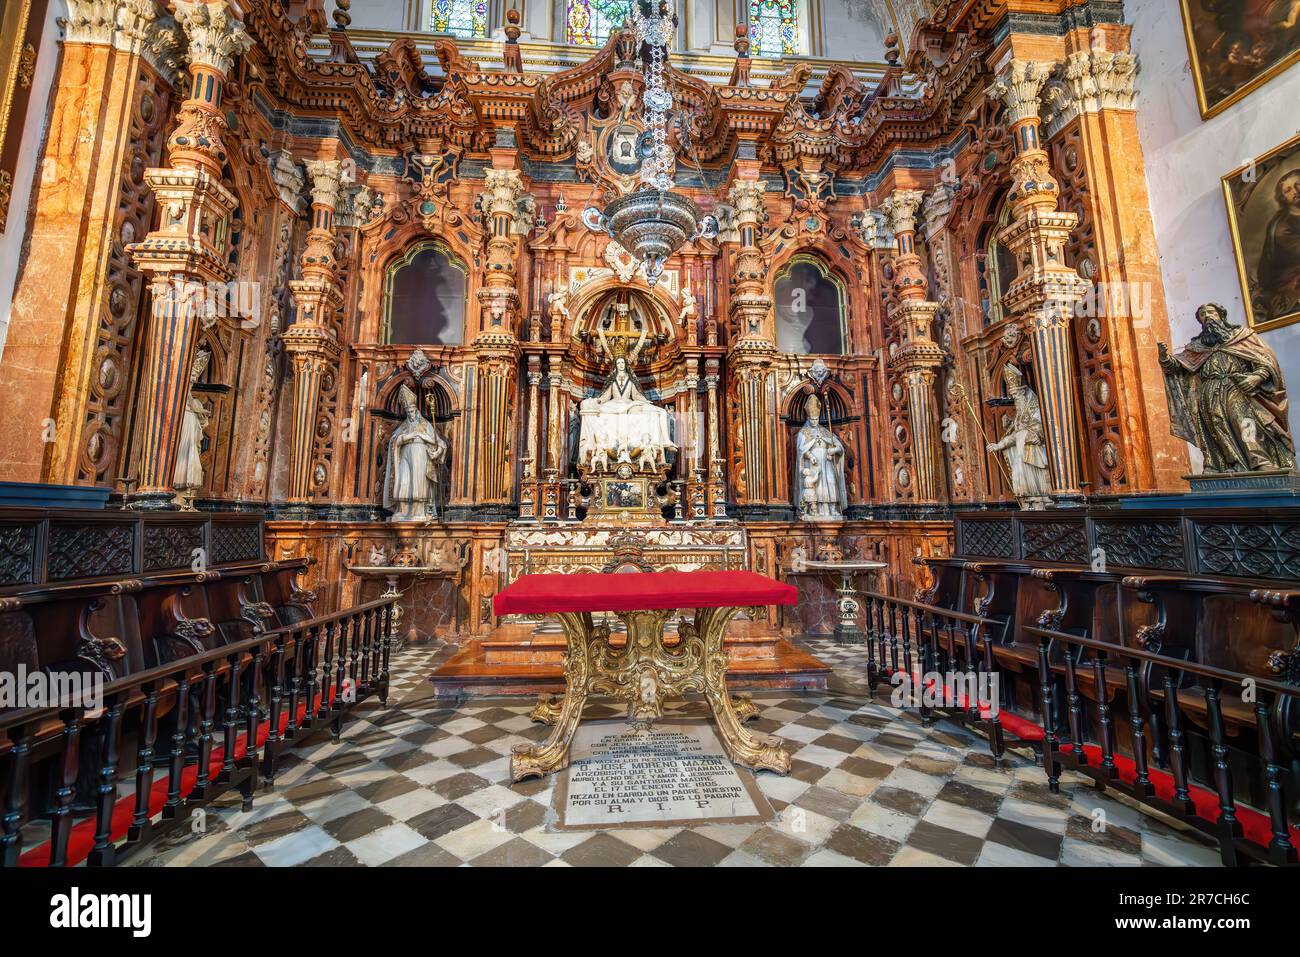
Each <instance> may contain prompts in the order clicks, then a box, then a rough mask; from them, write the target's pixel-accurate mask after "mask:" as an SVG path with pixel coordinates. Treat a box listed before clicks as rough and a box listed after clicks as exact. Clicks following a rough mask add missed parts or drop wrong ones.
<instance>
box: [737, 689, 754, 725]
mask: <svg viewBox="0 0 1300 957" xmlns="http://www.w3.org/2000/svg"><path fill="white" fill-rule="evenodd" d="M731 707H732V709H733V710H734V711H735V712H736V717H737V718H739V719H740V720H741V721H753V720H754V719H755V718H757V717H758V705H756V704H754V699H753V698H752V697H750V694H749V692H748V691H742V692H740V694H738V695H734V696H733V697H732V699H731Z"/></svg>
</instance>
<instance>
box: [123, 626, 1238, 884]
mask: <svg viewBox="0 0 1300 957" xmlns="http://www.w3.org/2000/svg"><path fill="white" fill-rule="evenodd" d="M806 644H807V646H808V647H809V649H810V650H811V651H812V652H813V654H816V655H818V656H819V657H821V658H822V659H823V660H824V661H826V662H827V663H828V664H831V665H832V666H833V667H834V674H833V676H832V678H831V680H830V687H829V688H828V690H827V691H826V692H824V693H818V694H807V695H802V694H791V693H789V692H780V691H778V692H770V693H756V694H755V695H754V700H755V702H756V703H757V704H758V705H759V706H760V708H761V709H762V714H761V716H760V717H759V718H758V719H757V720H756V721H755V722H754V723H753V724H752V725H751V726H752V727H755V728H756V729H757V730H761V731H764V732H768V733H770V734H774V735H777V736H779V737H781V738H783V739H784V740H785V741H786V743H787V744H788V745H789V746H790V747H791V748H792V749H798V750H797V752H796V753H795V755H794V762H793V768H792V771H791V774H790V775H789V777H778V776H776V775H773V774H770V773H768V772H761V773H760V774H759V775H758V784H759V787H760V788H761V789H762V791H763V793H764V794H765V795H766V796H767V798H768V800H769V801H770V802H771V804H772V806H773V807H774V808H775V809H776V810H777V812H778V816H777V819H776V820H775V821H771V822H768V823H765V824H744V825H741V824H705V825H702V826H695V827H668V828H644V829H617V830H607V831H564V832H560V831H555V830H548V828H547V823H548V822H547V818H548V816H551V812H550V805H551V799H552V796H553V794H552V789H553V787H554V778H553V777H552V778H548V779H545V780H541V781H538V780H530V781H525V782H522V783H520V784H511V783H510V780H509V755H510V749H511V747H512V745H514V744H517V743H519V742H521V741H535V740H538V739H540V738H542V737H544V736H545V735H546V733H547V729H546V728H545V727H543V726H540V725H534V724H533V723H531V722H530V721H529V719H528V712H529V711H530V710H531V709H532V706H533V703H534V701H533V699H531V698H530V699H522V698H509V699H505V698H494V699H484V698H477V699H467V700H448V699H439V698H435V697H434V696H433V694H432V689H431V687H430V685H429V684H428V681H427V678H428V675H429V674H430V672H431V671H432V670H433V668H434V666H435V664H436V662H437V661H438V660H440V659H441V658H442V657H443V656H445V655H446V654H447V652H446V651H444V650H434V649H428V648H410V649H406V650H404V651H402V652H400V653H399V654H397V655H395V656H394V660H393V678H392V691H391V696H390V699H389V707H388V708H386V709H384V708H380V707H379V705H378V704H377V703H372V702H368V703H366V704H365V705H364V706H363V707H362V708H361V709H360V710H359V711H358V712H357V713H356V714H355V715H354V716H353V717H352V718H350V719H349V721H348V723H347V725H346V727H345V730H344V733H343V737H342V740H341V741H340V742H339V743H337V744H334V743H332V742H330V741H329V739H328V737H326V738H325V740H324V741H321V742H316V743H312V744H308V745H305V746H303V747H300V748H296V749H293V750H292V751H291V752H290V753H288V754H287V755H286V756H285V762H284V765H283V770H282V771H281V773H280V774H279V776H278V778H277V781H276V786H275V788H274V790H271V791H262V792H259V794H258V796H257V800H256V805H255V807H254V809H253V810H252V811H251V812H249V813H243V812H242V811H241V810H240V808H239V799H238V796H237V795H230V796H228V799H223V801H222V802H221V803H219V804H218V805H217V806H215V807H214V808H211V809H209V811H208V813H207V814H206V815H205V818H204V821H205V829H204V830H203V832H201V833H196V834H192V833H186V834H182V835H178V836H174V840H172V841H171V842H170V843H166V844H160V845H158V846H156V847H154V848H151V849H149V850H146V851H145V852H143V853H142V854H141V855H140V856H138V857H136V858H135V859H133V861H132V863H133V864H134V865H137V866H171V865H216V866H263V865H269V866H293V865H372V866H373V865H383V866H424V865H437V866H459V865H462V864H468V865H473V866H492V865H496V866H501V865H507V866H510V865H513V866H546V867H565V866H593V865H594V866H639V867H663V866H670V867H671V866H701V865H722V866H726V867H748V866H759V867H761V866H782V865H802V866H819V865H827V866H853V865H983V866H989V865H1033V866H1048V867H1050V866H1072V865H1121V866H1123V865H1127V866H1138V865H1152V864H1164V865H1189V864H1195V865H1211V866H1213V865H1217V864H1218V863H1219V858H1218V854H1217V852H1216V851H1215V850H1214V849H1213V848H1212V847H1211V846H1210V845H1209V844H1208V843H1207V842H1206V841H1204V840H1203V839H1202V838H1201V837H1200V835H1198V834H1196V833H1194V832H1192V831H1189V830H1186V829H1183V828H1182V827H1181V826H1180V825H1178V824H1177V823H1176V822H1173V821H1163V820H1160V819H1157V818H1155V817H1152V816H1150V815H1148V814H1145V813H1141V812H1139V811H1138V810H1137V808H1136V806H1135V805H1133V804H1131V803H1129V802H1127V801H1126V800H1125V799H1123V798H1118V797H1113V796H1111V795H1108V794H1098V793H1097V792H1096V791H1095V790H1094V789H1093V787H1092V786H1091V783H1090V782H1087V781H1086V780H1085V779H1084V778H1082V777H1079V776H1076V775H1072V774H1067V776H1066V777H1065V778H1064V779H1063V780H1062V789H1061V793H1060V794H1051V793H1049V792H1048V790H1047V787H1046V784H1045V781H1044V778H1043V774H1042V771H1041V769H1040V768H1038V767H1037V766H1036V765H1033V764H1032V763H1031V762H1030V761H1029V760H1028V759H1026V758H1024V757H1018V756H1015V755H1008V758H1007V760H1006V761H1005V762H1004V764H1003V765H1002V766H998V765H995V764H994V762H993V760H992V758H991V757H990V756H989V753H988V748H987V745H986V744H985V742H984V741H983V739H981V738H979V737H977V736H975V735H973V734H971V733H969V732H967V731H966V730H964V729H962V728H960V727H958V726H955V725H951V724H948V723H946V722H940V723H938V724H936V725H935V726H934V727H932V728H923V727H922V726H921V723H920V720H919V719H918V718H917V717H916V716H915V715H913V714H907V713H903V712H900V711H897V710H895V709H893V708H891V707H889V705H888V698H887V697H881V696H878V697H877V699H876V700H875V701H872V700H871V699H870V698H869V697H868V694H867V687H866V654H865V650H864V649H862V648H841V647H838V646H836V645H834V644H833V643H831V642H829V641H808V642H806ZM678 710H679V711H680V713H683V714H699V715H701V716H703V715H704V714H705V713H706V712H705V709H704V705H703V703H702V702H686V703H684V704H683V705H682V706H681V707H680V708H679V709H678ZM620 711H621V709H616V708H615V707H613V706H611V705H604V704H600V703H597V704H595V705H594V706H591V707H589V708H588V711H587V716H588V717H613V716H616V715H618V714H619V713H620Z"/></svg>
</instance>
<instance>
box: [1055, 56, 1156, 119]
mask: <svg viewBox="0 0 1300 957" xmlns="http://www.w3.org/2000/svg"><path fill="white" fill-rule="evenodd" d="M1137 74H1138V59H1137V57H1136V56H1134V55H1133V54H1132V53H1112V52H1111V51H1109V50H1082V51H1080V52H1078V53H1071V54H1070V56H1069V57H1068V58H1067V59H1066V61H1065V62H1064V63H1062V64H1059V65H1058V66H1057V68H1056V73H1055V75H1054V76H1053V77H1052V80H1051V81H1050V82H1049V83H1048V85H1047V91H1046V92H1045V93H1044V94H1043V100H1044V102H1045V103H1046V104H1047V106H1046V110H1045V112H1044V115H1043V122H1044V124H1045V125H1046V127H1047V135H1048V136H1049V137H1050V136H1052V135H1053V134H1054V133H1056V131H1057V130H1060V129H1063V128H1064V127H1065V126H1066V125H1067V124H1068V123H1069V122H1070V121H1071V120H1073V119H1074V118H1075V117H1076V116H1078V115H1079V114H1081V113H1099V112H1101V111H1102V110H1132V109H1135V108H1136V105H1137Z"/></svg>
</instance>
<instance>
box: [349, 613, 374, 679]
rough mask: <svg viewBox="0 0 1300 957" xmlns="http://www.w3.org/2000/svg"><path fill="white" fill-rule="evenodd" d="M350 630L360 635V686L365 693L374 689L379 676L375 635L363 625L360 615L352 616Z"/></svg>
mask: <svg viewBox="0 0 1300 957" xmlns="http://www.w3.org/2000/svg"><path fill="white" fill-rule="evenodd" d="M352 632H353V634H356V635H360V636H361V687H362V689H364V690H365V692H366V693H367V694H369V693H370V692H371V691H373V690H374V687H375V682H376V679H377V678H378V677H379V657H378V655H376V654H375V651H376V649H375V637H374V635H372V634H371V633H370V629H369V628H366V627H365V623H364V622H363V621H362V620H361V616H360V615H353V616H352Z"/></svg>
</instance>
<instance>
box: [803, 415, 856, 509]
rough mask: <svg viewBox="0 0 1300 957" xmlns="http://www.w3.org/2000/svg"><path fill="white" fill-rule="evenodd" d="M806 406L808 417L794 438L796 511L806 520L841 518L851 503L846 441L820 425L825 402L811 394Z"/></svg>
mask: <svg viewBox="0 0 1300 957" xmlns="http://www.w3.org/2000/svg"><path fill="white" fill-rule="evenodd" d="M804 408H805V409H806V410H807V412H808V417H807V419H805V420H804V424H803V428H802V429H800V430H799V434H798V436H797V437H796V439H795V476H794V479H795V485H794V487H795V495H794V507H795V512H796V513H797V514H798V516H799V517H800V518H801V519H803V520H804V521H805V522H838V521H842V520H843V519H844V509H846V508H848V505H849V496H848V493H847V491H846V488H845V483H844V443H843V442H841V441H840V440H839V438H838V437H837V436H836V435H835V433H834V432H832V431H831V430H830V429H828V428H826V427H825V426H824V425H822V424H821V410H822V403H821V400H820V399H819V398H817V396H815V395H810V396H808V401H807V402H806V403H805V404H804Z"/></svg>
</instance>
